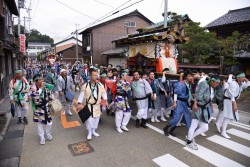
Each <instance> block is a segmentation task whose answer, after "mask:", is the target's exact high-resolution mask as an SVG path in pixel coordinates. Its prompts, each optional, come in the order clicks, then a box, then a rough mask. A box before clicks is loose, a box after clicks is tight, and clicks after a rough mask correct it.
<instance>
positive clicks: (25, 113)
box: [15, 105, 29, 117]
mask: <svg viewBox="0 0 250 167" xmlns="http://www.w3.org/2000/svg"><path fill="white" fill-rule="evenodd" d="M15 109H16V112H17V116H18V117H22V112H23V116H24V117H27V116H28V110H29V106H25V107H20V106H19V105H16V106H15Z"/></svg>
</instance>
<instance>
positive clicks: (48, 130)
mask: <svg viewBox="0 0 250 167" xmlns="http://www.w3.org/2000/svg"><path fill="white" fill-rule="evenodd" d="M43 126H45V133H46V135H51V128H52V121H51V122H50V123H47V125H45V124H43V123H41V122H38V123H37V128H38V135H39V136H40V139H44V128H43Z"/></svg>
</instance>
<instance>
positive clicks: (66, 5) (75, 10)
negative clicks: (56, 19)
mask: <svg viewBox="0 0 250 167" xmlns="http://www.w3.org/2000/svg"><path fill="white" fill-rule="evenodd" d="M55 1H57V2H58V3H60V4H62V5H63V6H66V7H68V8H70V9H71V10H73V11H75V12H77V13H80V14H82V15H83V16H86V17H89V18H91V19H94V20H96V19H95V18H94V17H91V16H89V15H86V14H84V13H82V12H80V11H79V10H76V9H74V8H72V7H70V6H68V5H66V4H65V3H62V2H60V1H58V0H55Z"/></svg>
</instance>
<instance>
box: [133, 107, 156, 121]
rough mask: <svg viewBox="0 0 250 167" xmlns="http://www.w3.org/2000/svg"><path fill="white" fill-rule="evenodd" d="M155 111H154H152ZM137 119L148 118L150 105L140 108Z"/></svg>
mask: <svg viewBox="0 0 250 167" xmlns="http://www.w3.org/2000/svg"><path fill="white" fill-rule="evenodd" d="M152 112H153V111H152ZM136 118H137V119H142V118H143V119H147V118H148V107H144V108H140V109H139V110H138V112H137V115H136Z"/></svg>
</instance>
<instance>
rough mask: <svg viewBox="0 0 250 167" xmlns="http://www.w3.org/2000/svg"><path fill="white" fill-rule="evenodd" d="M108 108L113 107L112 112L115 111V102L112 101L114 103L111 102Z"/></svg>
mask: <svg viewBox="0 0 250 167" xmlns="http://www.w3.org/2000/svg"><path fill="white" fill-rule="evenodd" d="M108 108H109V109H111V108H112V112H115V110H116V106H115V102H114V101H112V103H110V104H109V106H108Z"/></svg>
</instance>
